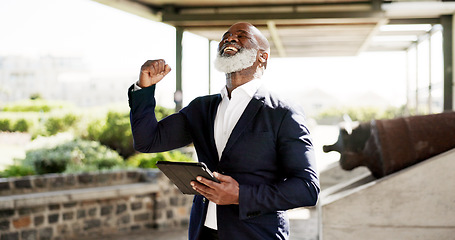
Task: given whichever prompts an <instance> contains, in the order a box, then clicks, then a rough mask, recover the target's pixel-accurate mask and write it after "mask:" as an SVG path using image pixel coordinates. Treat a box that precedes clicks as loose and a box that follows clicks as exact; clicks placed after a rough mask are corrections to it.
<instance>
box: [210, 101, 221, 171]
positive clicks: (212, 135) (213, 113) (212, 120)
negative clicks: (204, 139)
mask: <svg viewBox="0 0 455 240" xmlns="http://www.w3.org/2000/svg"><path fill="white" fill-rule="evenodd" d="M220 102H221V95H219V94H218V95H216V97H215V98H214V99H213V100H212V101H211V102H210V107H209V111H210V112H209V118H210V119H209V121H208V125H209V126H208V128H209V141H210V143H209V144H210V149H211V156H212V157H211V159H213V160H214V161H211V163H213V164H214V166H210V165H211V164H210V163H209V165H208V167H209V169H212V170H215V169H216V166H217V165H218V162H219V161H218V160H219V159H220V158H219V156H218V151H217V150H216V143H215V117H216V113H217V111H218V105H219V104H220Z"/></svg>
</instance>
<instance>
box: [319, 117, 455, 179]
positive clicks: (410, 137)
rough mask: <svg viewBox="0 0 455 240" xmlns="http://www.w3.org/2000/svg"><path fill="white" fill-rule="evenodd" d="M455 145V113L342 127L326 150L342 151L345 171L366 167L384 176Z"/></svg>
mask: <svg viewBox="0 0 455 240" xmlns="http://www.w3.org/2000/svg"><path fill="white" fill-rule="evenodd" d="M452 148H455V112H445V113H440V114H431V115H422V116H411V117H403V118H396V119H389V120H372V121H371V122H363V123H360V124H358V126H356V127H355V128H353V129H352V131H347V130H346V129H345V128H340V135H339V137H338V141H337V142H336V143H335V144H333V145H325V146H324V147H323V150H324V152H330V151H337V152H339V153H340V154H341V158H340V165H341V168H343V169H344V170H352V169H354V168H356V167H358V166H366V167H367V168H368V169H369V170H370V171H371V173H372V174H373V176H374V177H376V178H381V177H383V176H386V175H388V174H391V173H394V172H396V171H399V170H401V169H404V168H406V167H409V166H411V165H414V164H416V163H418V162H421V161H423V160H425V159H428V158H430V157H432V156H435V155H437V154H439V153H443V152H445V151H448V150H450V149H452Z"/></svg>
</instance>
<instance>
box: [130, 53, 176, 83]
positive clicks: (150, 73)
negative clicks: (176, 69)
mask: <svg viewBox="0 0 455 240" xmlns="http://www.w3.org/2000/svg"><path fill="white" fill-rule="evenodd" d="M170 71H171V67H170V66H169V65H168V64H166V62H165V61H164V60H163V59H157V60H148V61H147V62H145V63H144V64H143V65H142V67H141V74H140V75H139V83H138V85H139V87H141V88H146V87H150V86H152V85H154V84H156V83H158V82H159V81H161V79H163V78H164V77H165V76H166V75H167V74H168V73H169V72H170Z"/></svg>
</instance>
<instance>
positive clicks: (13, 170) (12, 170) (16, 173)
mask: <svg viewBox="0 0 455 240" xmlns="http://www.w3.org/2000/svg"><path fill="white" fill-rule="evenodd" d="M30 175H35V170H34V169H33V167H31V166H26V165H20V164H14V165H10V166H8V167H6V168H5V170H3V171H2V172H0V177H2V178H9V177H23V176H30Z"/></svg>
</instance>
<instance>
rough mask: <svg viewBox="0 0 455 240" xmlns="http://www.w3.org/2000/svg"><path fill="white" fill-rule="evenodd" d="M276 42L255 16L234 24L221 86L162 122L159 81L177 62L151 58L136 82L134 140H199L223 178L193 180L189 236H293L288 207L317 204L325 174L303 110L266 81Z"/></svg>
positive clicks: (160, 144) (170, 143)
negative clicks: (271, 44)
mask: <svg viewBox="0 0 455 240" xmlns="http://www.w3.org/2000/svg"><path fill="white" fill-rule="evenodd" d="M269 51H270V47H269V43H268V41H267V39H266V38H265V37H264V36H263V35H262V34H261V32H260V31H259V30H258V29H257V28H256V27H254V26H253V25H251V24H249V23H237V24H234V25H232V26H231V27H230V28H229V30H228V31H227V32H226V33H225V34H224V35H223V38H222V40H221V42H220V44H219V46H218V57H217V59H216V61H215V66H216V68H217V69H219V70H221V71H223V72H225V73H226V87H224V88H223V89H222V91H221V94H216V95H210V96H204V97H199V98H196V99H194V100H193V101H192V102H191V103H190V104H189V105H188V106H187V107H185V108H183V109H182V110H180V111H179V112H178V113H175V114H173V115H171V116H169V117H167V118H165V119H163V120H161V121H160V122H157V120H156V118H155V115H154V107H155V106H156V102H155V99H154V92H155V87H156V84H157V83H158V82H159V81H161V79H163V77H164V76H166V75H167V74H168V73H169V72H170V71H171V68H170V67H169V65H167V64H166V63H165V62H164V60H152V61H147V62H146V63H144V65H143V66H142V67H141V73H140V77H139V81H138V82H137V83H136V84H134V85H133V86H132V87H131V88H130V90H129V102H130V107H131V126H132V131H133V137H134V144H135V148H136V149H137V150H138V151H141V152H160V151H167V150H171V149H175V148H179V147H183V146H186V145H187V144H190V143H193V144H194V147H195V149H196V152H197V156H198V159H199V161H200V162H204V163H205V164H206V165H207V166H208V167H209V168H210V169H211V170H212V171H215V173H214V174H215V177H216V178H217V179H218V180H220V183H216V182H213V181H210V180H207V179H205V178H200V177H199V178H198V179H197V180H198V181H195V182H192V183H191V184H192V186H193V188H194V189H195V190H196V191H198V192H199V193H200V194H201V195H196V196H195V198H194V203H193V207H192V210H191V216H190V226H189V239H190V240H205V239H218V238H219V239H221V240H223V239H235V240H241V239H245V240H246V239H248V240H251V239H258V240H259V239H260V240H264V239H288V238H289V220H288V218H287V214H286V210H287V209H291V208H296V207H301V206H313V205H315V204H316V202H317V199H318V194H319V182H318V178H317V173H316V168H315V157H314V150H313V146H312V143H311V140H310V136H309V132H308V129H307V128H306V127H305V123H304V117H303V113H301V112H300V111H298V110H297V109H295V108H293V107H291V106H290V105H288V104H286V103H284V102H283V101H281V100H280V99H279V98H278V97H276V96H275V95H272V94H271V93H269V92H268V91H267V90H266V89H265V88H263V87H261V80H260V77H261V76H262V74H263V72H264V70H265V68H266V66H267V61H268V58H269Z"/></svg>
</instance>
